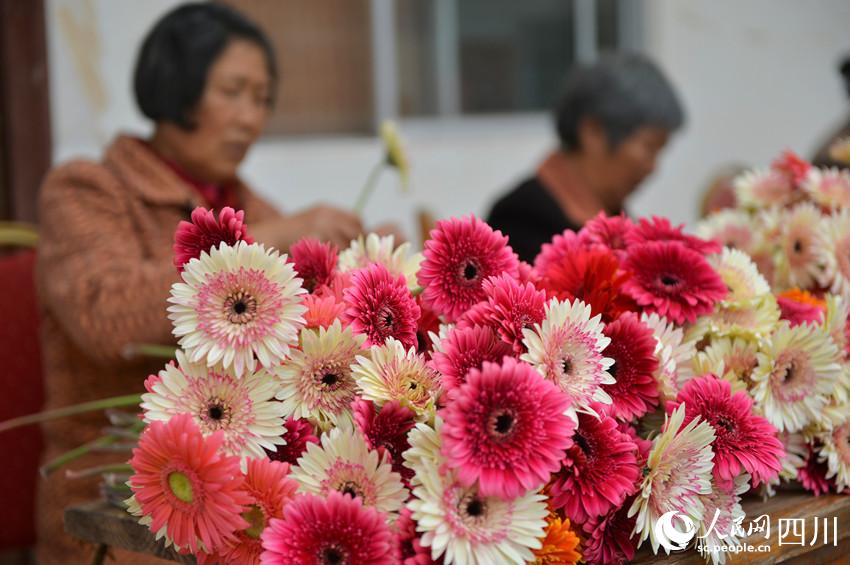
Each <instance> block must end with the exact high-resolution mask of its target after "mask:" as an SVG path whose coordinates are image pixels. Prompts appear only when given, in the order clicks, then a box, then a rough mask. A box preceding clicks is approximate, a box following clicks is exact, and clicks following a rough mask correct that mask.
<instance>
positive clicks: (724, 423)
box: [717, 414, 735, 433]
mask: <svg viewBox="0 0 850 565" xmlns="http://www.w3.org/2000/svg"><path fill="white" fill-rule="evenodd" d="M717 426H718V427H720V428H722V429H723V431H724V432H726V433H729V432H731V431H732V430H734V429H735V422H733V421H732V419H731V418H729V416H726V415H725V414H724V415H721V416H718V418H717Z"/></svg>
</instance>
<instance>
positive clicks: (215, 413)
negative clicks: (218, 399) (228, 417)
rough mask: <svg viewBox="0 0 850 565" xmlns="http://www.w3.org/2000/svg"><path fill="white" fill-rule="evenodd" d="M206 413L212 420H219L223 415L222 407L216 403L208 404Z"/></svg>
mask: <svg viewBox="0 0 850 565" xmlns="http://www.w3.org/2000/svg"><path fill="white" fill-rule="evenodd" d="M207 414H209V416H210V418H212V419H213V420H221V419H222V418H223V417H224V409H222V407H221V406H219V405H217V404H216V405H215V406H210V407H209V409H207Z"/></svg>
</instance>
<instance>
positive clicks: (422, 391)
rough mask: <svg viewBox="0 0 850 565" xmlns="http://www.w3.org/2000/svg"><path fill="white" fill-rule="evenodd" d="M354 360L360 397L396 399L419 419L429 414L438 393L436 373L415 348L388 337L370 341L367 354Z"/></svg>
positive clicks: (437, 375) (372, 399)
mask: <svg viewBox="0 0 850 565" xmlns="http://www.w3.org/2000/svg"><path fill="white" fill-rule="evenodd" d="M356 361H357V362H356V363H355V364H354V365H352V366H351V370H352V372H353V374H354V378H355V379H357V386H358V387H359V388H360V391H361V393H362V396H363V398H365V399H367V400H371V401H373V402H375V403H376V404H378V405H383V404H384V403H385V402H387V401H390V400H398V401H399V402H401V404H402V405H404V406H407V407H409V408H410V409H411V410H413V411H414V412H416V414H417V417H418V418H419V419H420V420H429V419H430V418H431V416H432V415H433V413H434V410H435V405H436V401H437V398H438V397H439V395H440V375H439V374H438V373H437V372H436V371H434V370H433V369H431V368H430V367H428V365H427V364H426V362H425V359H424V358H423V357H422V356H421V355H418V354H417V353H416V348H414V347H411V348H410V349H408V350H407V351H405V350H404V346H403V345H402V344H401V342H400V341H398V340H396V339H394V338H391V337H390V338H387V340H386V341H385V342H384V344H383V345H373V346H372V348H371V349H370V350H369V357H365V356H362V355H358V356H357V357H356Z"/></svg>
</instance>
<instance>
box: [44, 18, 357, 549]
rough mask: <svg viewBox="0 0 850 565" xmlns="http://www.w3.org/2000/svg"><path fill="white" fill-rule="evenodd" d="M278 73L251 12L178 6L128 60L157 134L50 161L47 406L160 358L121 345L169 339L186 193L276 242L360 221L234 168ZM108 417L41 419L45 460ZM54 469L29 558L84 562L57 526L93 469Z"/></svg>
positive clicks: (86, 437)
mask: <svg viewBox="0 0 850 565" xmlns="http://www.w3.org/2000/svg"><path fill="white" fill-rule="evenodd" d="M276 81H277V71H276V68H275V61H274V55H273V51H272V47H271V45H270V43H269V41H268V39H267V38H266V37H265V35H263V33H262V32H261V31H260V30H259V28H258V27H257V26H256V25H254V24H253V23H251V22H250V21H248V20H246V19H245V18H244V17H243V16H241V15H240V14H238V13H236V12H235V11H233V10H232V9H229V8H227V7H225V6H223V5H219V4H215V3H199V4H190V5H185V6H181V7H179V8H177V9H175V10H173V11H172V12H170V13H168V14H167V15H166V16H164V17H163V18H162V19H161V20H160V21H159V22H158V23H157V24H156V25H155V27H154V28H153V29H152V30H151V31H150V33H149V34H148V36H147V38H146V39H145V41H144V44H143V45H142V47H141V51H140V54H139V58H138V61H137V65H136V70H135V81H134V82H135V94H136V99H137V102H138V105H139V107H140V108H141V111H142V112H143V113H144V114H145V116H147V117H148V118H150V119H151V120H152V121H153V122H154V124H155V128H154V132H153V135H152V136H151V137H150V138H148V139H140V138H136V137H130V136H125V135H122V136H119V137H117V138H116V139H115V140H114V141H113V142H112V143H111V145H110V146H109V147H108V148H107V149H106V152H105V154H104V157H103V160H102V161H101V162H100V163H93V162H87V161H77V162H71V163H67V164H65V165H62V166H60V167H58V168H56V169H55V170H53V171H52V172H51V173H50V174H49V175H48V177H47V178H46V180H45V182H44V186H43V187H42V190H41V201H40V217H41V237H42V239H41V247H40V250H39V263H38V283H39V291H40V295H41V298H42V302H43V307H44V313H43V321H42V325H43V351H44V358H45V371H46V387H47V397H48V400H47V408H48V409H50V408H57V407H60V406H65V405H69V404H76V403H79V402H83V401H88V400H92V399H97V398H103V397H109V396H115V395H121V394H128V393H133V392H141V391H142V390H143V381H144V378H145V377H146V376H147V375H148V374H150V373H151V372H154V371H156V370H157V368H158V367H157V366H159V365H161V362H159V361H157V362H155V363H153V364H151V363H149V362H148V363H145V362H142V361H139V360H127V359H125V353H126V348H127V346H128V345H129V344H133V343H143V342H148V343H169V342H172V340H173V338H172V336H171V325H170V323H169V321H168V319H167V318H166V311H165V308H166V298H167V297H168V295H169V289H170V288H171V285H172V284H173V283H174V282H176V281H177V280H178V275H177V272H176V270H175V268H174V266H173V265H172V256H171V248H172V238H173V233H174V230H175V228H176V226H177V224H178V222H179V221H180V220H182V219H186V218H187V217H188V215H189V213H190V212H191V211H192V209H193V208H194V207H196V206H205V207H211V208H214V209H220V208H222V207H224V206H232V207H235V208H240V209H243V210H245V214H246V221H247V222H248V225H249V229H250V232H251V235H252V236H253V237H254V238H255V239H256V240H258V241H262V242H264V243H266V244H268V245H271V246H274V247H277V248H279V249H284V250H285V249H287V248H288V247H289V245H290V244H291V243H293V242H294V241H296V240H297V239H299V238H301V237H302V236H305V235H310V236H314V237H317V238H320V239H323V240H330V241H333V242H335V243H337V244H347V243H348V242H349V241H350V240H351V239H352V238H355V237H357V235H358V234H359V233H361V231H362V229H361V225H360V221H359V220H358V218H357V217H356V216H354V215H353V214H350V213H348V212H344V211H341V210H336V209H334V208H330V207H328V206H317V207H315V208H311V209H309V210H306V211H304V212H300V213H297V214H292V215H288V216H287V215H283V214H281V213H280V212H278V211H276V210H275V209H274V208H272V206H270V205H269V204H268V203H267V202H265V201H264V200H263V199H262V198H260V197H259V196H257V195H256V194H255V193H254V192H253V191H252V190H251V189H250V188H248V187H247V186H245V185H244V184H243V183H242V182H240V180H239V178H238V176H237V169H238V167H239V165H240V163H241V162H242V160H243V159H244V157H245V155H246V153H247V152H248V150H249V149H250V148H251V146H252V144H253V143H254V142H255V141H256V140H257V138H258V137H259V136H260V134H261V132H262V131H263V127H264V126H265V124H266V121H267V120H268V117H269V111H270V108H271V106H272V103H273V93H274V92H275V84H276ZM105 424H106V422H105V421H104V419H103V417H102V416H100V415H92V416H90V417H84V418H77V419H75V420H72V421H68V420H65V421H61V422H59V423H57V424H53V425H49V426H46V427H45V434H46V440H47V453H46V460H50V459H52V458H54V457H56V456H58V455H59V454H62V453H64V452H66V451H68V450H70V449H72V448H75V447H77V446H79V445H81V444H83V443H85V442H88V441H91V440H92V439H93V438H95V437H97V436H98V435H99V429H100V428H101V427H103V426H104V425H105ZM120 458H121V456H118V459H119V461H120ZM115 460H116V456H112V457H104V456H102V455H101V456H95V457H92V458H88V459H86V461H85V463H84V465H85V466H91V465H96V464H100V463H104V462H115ZM61 475H62V474H61V473H56V474H55V475H54V476H51V477H50V479H49V480H47V481H45V482H44V483H43V488H42V489H41V492H40V494H39V503H38V504H39V535H40V539H39V548H38V563H41V564H42V565H49V564H52V563H88V562H89V561H90V560H91V555H92V553H93V549H94V548H92V547H87V546H84V545H83V544H82V543H81V542H77V541H75V540H73V539H71V538H70V537H69V536H67V535H66V534H65V533H64V530H63V524H62V512H63V510H64V508H65V507H66V506H68V505H69V504H73V503H79V502H82V501H85V500H87V499H88V500H90V499H92V498H94V497H96V496H97V495H98V493H97V480H96V479H91V480H80V481H67V480H65V479H64V477H62V476H61ZM147 561H149V559H143V558H140V557H139V556H135V557H134V556H129V555H123V556H121V558H120V559H119V562H121V563H134V562H147ZM155 561H159V560H155Z"/></svg>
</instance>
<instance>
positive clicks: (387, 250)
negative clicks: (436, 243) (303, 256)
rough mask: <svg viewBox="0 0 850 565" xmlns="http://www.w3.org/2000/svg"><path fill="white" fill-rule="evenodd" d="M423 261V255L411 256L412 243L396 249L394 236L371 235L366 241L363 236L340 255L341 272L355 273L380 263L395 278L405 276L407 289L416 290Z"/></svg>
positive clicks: (403, 244) (353, 241)
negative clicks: (417, 278)
mask: <svg viewBox="0 0 850 565" xmlns="http://www.w3.org/2000/svg"><path fill="white" fill-rule="evenodd" d="M422 259H424V256H423V255H422V254H421V253H414V254H412V255H410V243H402V244H401V245H399V246H398V247H396V246H395V238H394V237H393V236H392V235H387V236H384V237H380V236H379V235H377V234H374V233H370V234H369V235H367V236H366V238H365V239H364V238H363V236H362V235H361V236H360V237H359V238H357V239H354V240H352V241H351V246H350V247H349V248H348V249H346V250H344V251H342V252H341V253H340V254H339V270H340V271H343V272H345V271H353V270H355V269H362V268H363V267H366V266H367V265H369V263H379V264H381V265H383V266H384V267H386V268H387V270H388V271H389V272H390V274H391V275H393V277H398V276H399V275H404V278H405V280H407V288H409V289H410V290H414V289H415V288H417V287H418V283H417V282H416V273H417V272H418V271H419V264H420V263H421V262H422Z"/></svg>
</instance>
